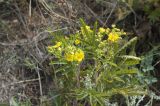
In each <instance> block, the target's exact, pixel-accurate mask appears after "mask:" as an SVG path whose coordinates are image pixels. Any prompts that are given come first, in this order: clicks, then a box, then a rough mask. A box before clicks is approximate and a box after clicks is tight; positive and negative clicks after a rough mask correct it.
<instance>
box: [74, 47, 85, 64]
mask: <svg viewBox="0 0 160 106" xmlns="http://www.w3.org/2000/svg"><path fill="white" fill-rule="evenodd" d="M83 59H84V52H83V51H82V50H78V51H77V52H75V55H74V60H75V61H78V62H81V61H82V60H83Z"/></svg>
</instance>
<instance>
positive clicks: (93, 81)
mask: <svg viewBox="0 0 160 106" xmlns="http://www.w3.org/2000/svg"><path fill="white" fill-rule="evenodd" d="M80 21H81V25H82V27H81V29H80V31H78V32H76V33H75V34H72V35H69V36H66V35H62V34H61V33H59V32H57V33H53V37H54V38H53V44H54V45H51V46H48V48H47V49H48V52H49V53H50V55H52V56H53V57H54V58H53V59H52V60H51V62H50V65H52V66H53V80H54V82H55V90H54V92H53V95H54V101H53V102H54V103H53V104H54V106H71V105H73V106H85V105H87V104H88V105H91V106H106V105H107V104H109V99H110V98H111V97H112V96H113V95H116V94H120V95H123V96H124V97H129V96H137V95H144V94H145V93H146V92H147V90H146V85H145V84H144V83H141V82H140V81H139V79H138V73H140V72H139V71H138V69H137V68H136V67H135V65H137V64H139V62H140V61H141V59H140V58H139V57H136V55H135V52H134V48H135V43H136V41H137V38H136V37H135V38H133V39H131V40H129V41H128V40H127V34H126V33H125V32H124V31H123V30H121V29H118V28H116V26H115V25H112V27H111V28H102V27H101V28H99V29H97V22H95V24H94V26H93V28H91V27H90V26H88V25H87V24H86V23H85V22H84V21H83V20H82V19H81V20H80ZM128 48H130V50H129V51H128V50H127V49H128Z"/></svg>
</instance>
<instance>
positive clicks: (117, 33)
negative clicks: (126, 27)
mask: <svg viewBox="0 0 160 106" xmlns="http://www.w3.org/2000/svg"><path fill="white" fill-rule="evenodd" d="M105 34H107V35H108V41H110V42H117V41H118V40H120V39H121V35H126V33H125V32H124V31H123V30H120V29H118V28H116V26H115V25H112V28H106V29H105V28H102V27H100V28H99V32H98V36H99V37H102V36H103V35H105Z"/></svg>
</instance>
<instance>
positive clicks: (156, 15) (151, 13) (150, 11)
mask: <svg viewBox="0 0 160 106" xmlns="http://www.w3.org/2000/svg"><path fill="white" fill-rule="evenodd" d="M144 11H145V12H146V14H147V15H148V18H149V20H150V21H151V22H156V21H159V19H160V5H159V0H148V1H147V2H146V3H145V6H144Z"/></svg>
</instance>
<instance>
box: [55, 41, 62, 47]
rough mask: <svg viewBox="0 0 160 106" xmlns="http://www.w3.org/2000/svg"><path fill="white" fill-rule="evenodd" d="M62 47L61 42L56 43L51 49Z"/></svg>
mask: <svg viewBox="0 0 160 106" xmlns="http://www.w3.org/2000/svg"><path fill="white" fill-rule="evenodd" d="M61 45H62V42H57V43H56V45H54V46H53V48H58V47H60V46H61Z"/></svg>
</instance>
